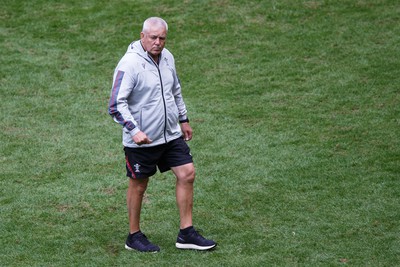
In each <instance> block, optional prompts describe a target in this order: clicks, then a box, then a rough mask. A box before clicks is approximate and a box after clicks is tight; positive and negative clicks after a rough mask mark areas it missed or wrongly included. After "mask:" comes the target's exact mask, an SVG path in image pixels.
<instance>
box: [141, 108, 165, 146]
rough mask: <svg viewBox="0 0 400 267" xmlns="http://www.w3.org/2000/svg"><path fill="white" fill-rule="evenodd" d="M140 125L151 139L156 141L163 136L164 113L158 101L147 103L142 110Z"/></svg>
mask: <svg viewBox="0 0 400 267" xmlns="http://www.w3.org/2000/svg"><path fill="white" fill-rule="evenodd" d="M139 125H140V126H139V127H140V130H141V131H142V132H144V133H145V134H146V135H147V136H148V137H149V138H150V139H151V140H153V141H156V140H158V139H159V138H161V137H162V136H163V130H164V113H163V110H162V108H160V106H159V105H158V104H157V103H151V104H148V105H145V106H143V107H142V109H141V110H140V122H139Z"/></svg>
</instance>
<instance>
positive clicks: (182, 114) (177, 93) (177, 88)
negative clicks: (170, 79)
mask: <svg viewBox="0 0 400 267" xmlns="http://www.w3.org/2000/svg"><path fill="white" fill-rule="evenodd" d="M173 62H174V60H173ZM173 70H174V80H175V82H174V87H173V94H174V98H175V104H176V106H177V107H178V112H179V121H180V122H181V121H186V120H187V119H188V116H187V109H186V105H185V102H184V101H183V97H182V90H181V82H180V80H179V77H178V75H177V73H176V68H175V62H174V65H173Z"/></svg>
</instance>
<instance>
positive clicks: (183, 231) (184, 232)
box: [181, 226, 194, 235]
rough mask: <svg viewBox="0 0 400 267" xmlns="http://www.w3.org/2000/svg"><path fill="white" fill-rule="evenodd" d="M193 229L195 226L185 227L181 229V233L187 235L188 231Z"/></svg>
mask: <svg viewBox="0 0 400 267" xmlns="http://www.w3.org/2000/svg"><path fill="white" fill-rule="evenodd" d="M192 229H194V228H193V226H189V227H186V228H185V229H181V234H183V235H187V234H188V233H190V232H191V230H192Z"/></svg>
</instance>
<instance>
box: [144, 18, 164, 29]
mask: <svg viewBox="0 0 400 267" xmlns="http://www.w3.org/2000/svg"><path fill="white" fill-rule="evenodd" d="M155 25H157V26H161V27H164V28H165V30H166V31H167V32H168V24H167V22H166V21H165V20H163V19H162V18H159V17H150V18H148V19H146V20H145V21H144V22H143V29H142V32H147V31H148V30H149V28H150V26H155Z"/></svg>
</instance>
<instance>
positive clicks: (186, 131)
mask: <svg viewBox="0 0 400 267" xmlns="http://www.w3.org/2000/svg"><path fill="white" fill-rule="evenodd" d="M181 130H182V132H183V138H184V139H185V141H190V140H192V135H193V130H192V127H190V125H189V123H188V122H183V123H181Z"/></svg>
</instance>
